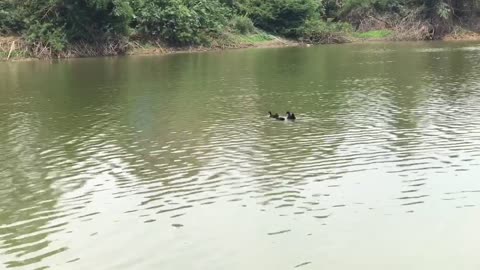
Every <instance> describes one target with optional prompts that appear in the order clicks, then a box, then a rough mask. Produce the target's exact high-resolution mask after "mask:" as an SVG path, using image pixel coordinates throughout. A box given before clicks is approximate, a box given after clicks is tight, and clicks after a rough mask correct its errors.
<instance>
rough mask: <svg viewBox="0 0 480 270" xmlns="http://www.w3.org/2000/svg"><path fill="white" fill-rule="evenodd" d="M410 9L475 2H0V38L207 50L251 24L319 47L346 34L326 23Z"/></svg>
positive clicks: (437, 10)
mask: <svg viewBox="0 0 480 270" xmlns="http://www.w3.org/2000/svg"><path fill="white" fill-rule="evenodd" d="M414 9H415V10H421V14H422V16H423V17H424V19H426V20H432V21H444V22H451V21H452V20H455V19H458V18H463V17H467V16H478V15H480V14H479V12H480V0H455V1H453V0H0V35H21V36H23V37H24V39H25V40H26V41H27V42H28V43H29V44H31V45H36V44H42V45H44V46H48V47H49V48H50V49H51V50H53V51H62V50H64V49H65V48H66V47H67V46H68V45H69V44H74V43H78V42H83V43H90V44H96V43H104V42H108V41H118V40H126V39H129V38H132V37H143V38H154V39H160V40H163V41H165V42H168V43H170V44H174V45H190V44H204V43H208V42H209V40H210V39H211V38H212V37H215V36H216V35H218V34H219V33H221V32H222V31H224V28H225V27H226V26H232V25H233V28H234V29H237V31H239V32H241V33H248V32H251V31H252V22H253V24H254V26H256V27H258V28H261V29H263V30H265V31H267V32H272V33H276V34H279V35H283V36H286V37H291V38H299V39H304V40H319V39H321V37H323V36H325V35H327V33H331V32H338V31H345V29H346V28H345V25H344V24H338V23H337V24H335V23H332V21H333V22H341V21H345V20H347V21H348V18H349V14H352V13H355V14H367V13H365V12H370V11H374V12H376V13H391V14H399V17H402V16H406V15H408V14H409V12H410V11H411V10H414ZM362 12H363V13H362ZM327 36H329V35H327Z"/></svg>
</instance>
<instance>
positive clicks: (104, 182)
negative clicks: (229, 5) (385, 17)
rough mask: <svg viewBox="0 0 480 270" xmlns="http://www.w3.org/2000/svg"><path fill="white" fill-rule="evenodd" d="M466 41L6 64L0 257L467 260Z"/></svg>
mask: <svg viewBox="0 0 480 270" xmlns="http://www.w3.org/2000/svg"><path fill="white" fill-rule="evenodd" d="M477 48H480V47H479V46H478V45H477V44H472V43H469V44H462V43H444V44H439V43H428V44H420V43H413V44H410V43H405V44H370V45H348V46H322V47H315V48H287V49H269V50H245V51H242V50H240V51H231V52H219V53H207V54H185V55H172V56H165V57H128V58H113V59H108V58H106V59H81V60H71V61H62V62H58V63H46V62H31V63H4V64H2V65H0V78H1V80H0V153H2V155H0V259H1V260H0V263H1V264H2V265H3V266H5V267H7V268H12V269H46V268H52V269H93V268H97V269H159V268H161V269H295V268H300V269H320V268H327V269H352V268H354V267H355V268H358V266H361V267H360V268H362V269H363V268H365V269H385V268H388V269H431V268H434V267H435V269H478V267H479V266H480V264H478V262H477V261H478V260H476V259H475V258H476V247H475V243H476V241H478V240H480V238H479V237H478V234H477V233H476V229H477V228H478V226H479V225H480V219H478V215H477V213H478V209H479V207H478V206H479V203H480V183H479V182H478V176H479V175H480V166H478V165H480V161H479V158H478V157H479V156H480V129H479V128H478V127H479V126H480V110H479V109H480V105H478V104H480V80H479V79H478V78H480V54H479V51H478V50H477ZM379 52H381V53H379ZM268 110H273V111H276V112H280V113H283V112H284V111H285V110H290V111H294V112H295V113H296V114H297V115H298V118H299V119H298V121H296V122H295V123H290V122H289V123H286V122H285V123H284V122H278V121H273V120H271V119H269V118H268V117H267V116H266V112H267V111H268Z"/></svg>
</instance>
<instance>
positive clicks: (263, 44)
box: [0, 33, 480, 62]
mask: <svg viewBox="0 0 480 270" xmlns="http://www.w3.org/2000/svg"><path fill="white" fill-rule="evenodd" d="M270 37H271V38H272V39H270V40H264V41H260V42H243V43H238V44H233V45H225V46H211V47H207V46H190V47H171V46H161V45H160V44H157V45H154V46H151V45H150V46H141V45H137V46H132V47H131V48H130V49H129V50H128V51H126V52H125V53H123V54H115V55H98V56H95V55H92V56H69V57H59V58H37V57H27V56H25V57H24V56H18V55H15V56H13V57H10V58H7V57H5V56H2V54H3V55H5V54H6V52H5V50H3V52H2V51H0V62H26V61H35V60H52V59H72V58H96V57H119V56H159V55H170V54H184V53H202V52H218V51H229V50H239V49H257V48H258V49H259V48H287V47H310V46H320V45H328V44H309V43H304V42H301V41H296V40H289V39H284V38H281V37H276V36H272V35H270ZM2 38H3V39H4V40H9V41H10V42H11V41H12V40H15V41H17V40H21V39H20V38H17V39H12V37H0V42H1V40H2ZM418 41H419V42H425V40H424V41H422V40H418ZM426 41H427V42H428V41H443V42H467V41H480V33H462V34H449V35H446V36H445V37H443V38H442V39H438V40H426ZM382 42H388V43H397V42H408V40H392V39H391V38H355V37H353V36H351V37H349V39H348V42H345V43H341V44H356V43H358V44H362V43H382ZM14 46H15V45H13V46H12V47H14ZM9 54H12V51H10V52H9Z"/></svg>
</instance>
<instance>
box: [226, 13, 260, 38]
mask: <svg viewBox="0 0 480 270" xmlns="http://www.w3.org/2000/svg"><path fill="white" fill-rule="evenodd" d="M231 25H232V27H233V29H235V30H236V31H238V32H239V33H241V34H250V33H253V32H255V26H254V25H253V22H252V20H250V18H248V17H246V16H235V17H234V18H233V19H232V21H231Z"/></svg>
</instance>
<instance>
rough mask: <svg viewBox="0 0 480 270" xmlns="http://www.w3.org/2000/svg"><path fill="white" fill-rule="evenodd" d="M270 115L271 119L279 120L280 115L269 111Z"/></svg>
mask: <svg viewBox="0 0 480 270" xmlns="http://www.w3.org/2000/svg"><path fill="white" fill-rule="evenodd" d="M268 115H269V116H270V118H278V113H276V114H272V112H271V111H268Z"/></svg>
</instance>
